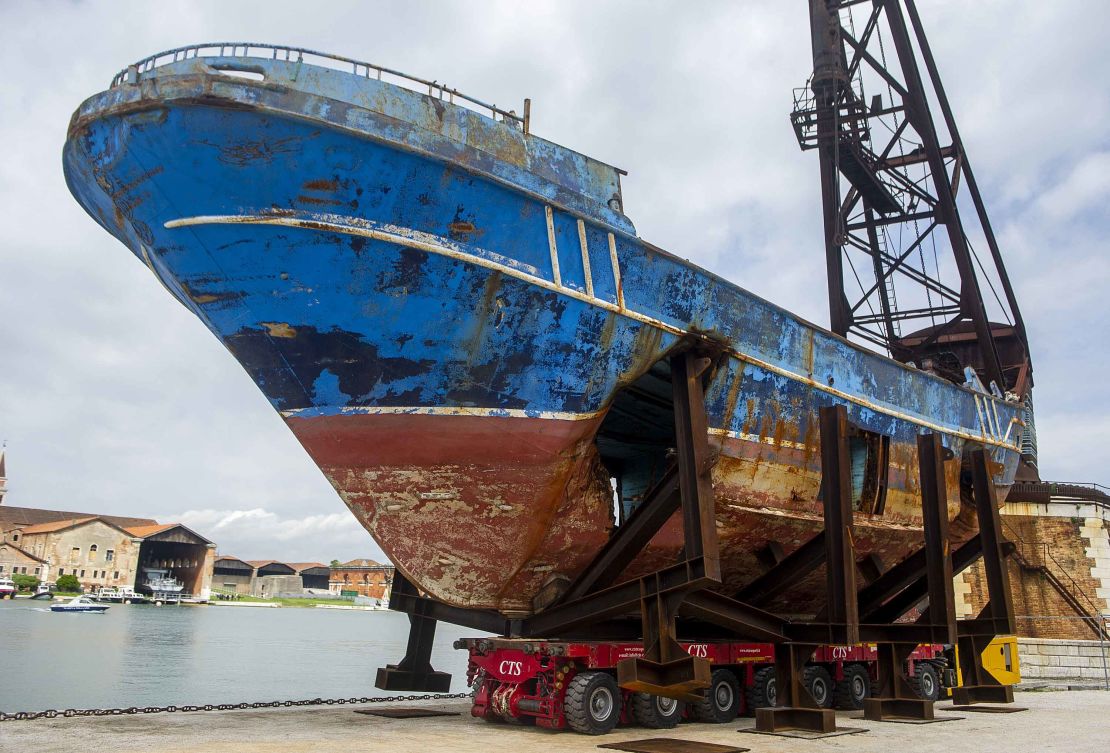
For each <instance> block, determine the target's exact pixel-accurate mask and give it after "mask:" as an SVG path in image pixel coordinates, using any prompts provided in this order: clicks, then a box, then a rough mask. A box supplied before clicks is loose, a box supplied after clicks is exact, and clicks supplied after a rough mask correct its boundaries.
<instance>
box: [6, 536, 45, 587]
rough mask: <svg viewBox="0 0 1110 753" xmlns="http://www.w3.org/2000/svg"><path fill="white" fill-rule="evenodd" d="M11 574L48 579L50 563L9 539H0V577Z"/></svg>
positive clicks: (8, 576)
mask: <svg viewBox="0 0 1110 753" xmlns="http://www.w3.org/2000/svg"><path fill="white" fill-rule="evenodd" d="M13 575H30V576H32V577H34V578H38V579H39V580H50V564H49V563H48V562H47V561H46V560H44V559H40V558H38V557H36V556H35V555H33V554H31V553H30V552H27V551H24V550H23V549H22V548H20V547H18V546H16V545H15V544H13V543H11V542H9V541H0V578H10V577H12V576H13Z"/></svg>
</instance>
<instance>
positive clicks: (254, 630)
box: [0, 599, 482, 712]
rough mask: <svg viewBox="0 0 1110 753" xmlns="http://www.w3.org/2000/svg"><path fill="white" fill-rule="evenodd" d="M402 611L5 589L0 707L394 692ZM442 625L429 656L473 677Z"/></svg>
mask: <svg viewBox="0 0 1110 753" xmlns="http://www.w3.org/2000/svg"><path fill="white" fill-rule="evenodd" d="M408 624H409V623H408V618H407V617H406V616H405V615H403V614H398V613H396V612H388V611H383V612H363V611H347V610H338V609H302V608H289V607H283V608H281V609H258V608H249V607H226V606H169V607H155V606H150V605H112V606H111V608H109V609H108V611H107V612H106V613H105V614H102V615H98V614H62V613H54V612H50V611H49V603H48V602H40V601H29V600H25V599H18V600H15V601H11V600H4V601H0V666H2V667H4V668H5V675H6V679H5V680H4V681H2V682H0V709H2V710H4V711H6V712H12V711H41V710H43V709H48V708H54V709H61V708H93V707H96V708H108V707H120V706H123V707H126V706H166V705H171V704H173V705H181V704H204V703H238V702H241V701H272V700H286V699H303V698H316V697H322V698H339V697H353V696H377V695H388V694H387V693H385V692H384V691H380V690H378V689H377V688H375V687H374V677H375V674H376V672H377V669H378V667H382V666H385V665H386V664H389V663H394V664H395V663H397V662H398V661H399V660H400V659H401V657H402V656H403V655H404V651H405V642H406V640H407V638H408ZM475 635H482V633H478V632H475V631H473V630H468V629H466V628H460V627H456V626H453V625H444V624H440V625H439V626H438V627H437V629H436V642H435V648H434V650H433V652H432V666H433V667H435V668H436V669H438V670H441V671H444V672H450V673H451V675H452V678H451V680H452V684H451V692H460V691H463V690H465V689H466V653H465V652H464V651H456V650H454V649H452V648H451V644H452V642H454V640H455V639H456V638H459V637H463V636H475Z"/></svg>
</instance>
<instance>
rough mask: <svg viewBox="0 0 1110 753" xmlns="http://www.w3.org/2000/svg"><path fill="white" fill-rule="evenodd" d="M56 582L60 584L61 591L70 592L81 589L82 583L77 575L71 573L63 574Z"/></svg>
mask: <svg viewBox="0 0 1110 753" xmlns="http://www.w3.org/2000/svg"><path fill="white" fill-rule="evenodd" d="M55 583H56V585H57V586H58V590H59V591H67V592H69V593H73V592H75V591H80V590H81V583H80V581H78V580H77V576H76V575H71V574H70V573H66V574H65V575H62V576H61V577H59V578H58V580H57V581H56V582H55Z"/></svg>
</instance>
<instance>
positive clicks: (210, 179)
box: [64, 61, 1020, 612]
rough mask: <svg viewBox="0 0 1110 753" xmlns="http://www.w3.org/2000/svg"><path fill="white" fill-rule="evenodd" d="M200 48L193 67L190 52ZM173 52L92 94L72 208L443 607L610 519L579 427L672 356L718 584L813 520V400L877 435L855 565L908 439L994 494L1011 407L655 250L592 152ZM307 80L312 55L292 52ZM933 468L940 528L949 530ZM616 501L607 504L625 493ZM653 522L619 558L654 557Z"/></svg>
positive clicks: (499, 590)
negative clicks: (283, 428)
mask: <svg viewBox="0 0 1110 753" xmlns="http://www.w3.org/2000/svg"><path fill="white" fill-rule="evenodd" d="M208 63H212V61H208ZM264 63H265V65H263V64H262V63H259V65H260V66H261V69H263V70H264V71H265V72H266V76H267V81H266V82H265V83H258V84H255V83H252V82H244V81H242V80H239V79H235V78H231V77H229V76H226V75H222V74H221V73H220V71H218V70H215V68H214V67H213V65H207V64H198V62H197V61H193V64H192V65H182V66H178V65H173V66H166V67H165V68H156V69H154V70H153V71H151V72H149V73H145V74H143V76H142V77H140V80H139V81H138V82H137V83H130V84H123V85H120V86H117V87H114V88H112V89H110V90H109V91H107V92H104V93H102V94H100V95H97V96H95V97H93V98H91V99H90V100H88V101H87V102H86V103H84V104H83V105H82V107H81V108H80V109H79V110H78V112H77V113H76V114H75V116H74V120H73V123H72V124H71V129H70V135H69V139H68V141H67V143H66V146H65V151H64V165H65V171H66V177H67V181H68V183H69V186H70V189H71V191H72V192H73V194H74V196H75V197H76V198H77V199H78V201H79V202H80V203H81V204H82V206H83V207H84V208H85V209H86V210H87V211H88V212H89V214H90V215H91V216H92V217H93V218H94V219H96V220H97V221H98V222H99V223H100V224H101V225H102V226H103V227H104V228H105V229H106V230H108V231H109V232H111V233H112V234H113V235H115V236H116V237H117V238H119V239H120V240H121V241H122V242H123V243H125V244H126V245H127V246H128V247H129V248H130V249H131V250H132V251H133V252H134V253H135V254H136V256H137V257H138V258H139V259H140V260H141V261H142V262H143V263H144V264H146V265H147V266H148V267H149V268H150V269H151V271H152V272H153V273H154V275H155V276H156V277H157V278H158V279H159V280H160V281H161V283H162V284H163V285H165V287H166V288H167V290H169V292H170V293H171V294H172V295H173V296H174V297H175V298H176V299H177V300H178V301H180V302H181V303H182V304H183V305H185V306H186V307H187V308H189V309H190V310H191V311H192V312H193V313H194V314H195V315H196V316H197V317H198V318H199V319H200V320H201V321H202V322H204V324H205V325H206V326H207V327H208V328H209V329H210V330H211V331H212V332H213V334H215V335H216V336H217V337H218V338H219V339H220V340H221V342H223V343H224V345H225V346H226V347H227V348H228V350H229V351H230V352H231V353H232V354H233V355H234V356H235V357H236V358H237V359H238V360H239V362H240V363H241V364H242V365H243V367H244V369H245V370H246V372H247V373H248V374H249V375H250V377H251V378H252V379H253V380H254V381H255V383H256V384H257V385H258V386H259V388H260V389H261V390H262V391H263V393H264V394H265V395H266V397H267V398H268V399H269V400H270V402H271V404H272V405H273V406H274V408H275V409H276V410H278V411H280V412H281V414H282V415H283V416H284V417H285V419H286V421H287V424H288V425H289V426H290V428H291V429H292V430H293V431H294V433H295V434H296V435H297V436H298V438H299V439H300V440H301V442H302V443H303V444H304V445H305V447H306V449H307V450H308V451H309V452H310V454H312V456H313V458H314V459H315V460H316V462H317V463H318V464H319V465H320V467H321V468H322V469H323V470H324V472H325V474H326V475H327V476H328V478H329V479H330V480H331V482H332V483H333V485H334V486H335V487H336V489H337V491H338V492H339V493H340V495H341V496H342V497H343V498H344V500H345V502H346V503H347V504H348V506H349V507H350V508H351V509H352V511H353V512H354V513H355V514H356V516H358V518H359V519H360V520H361V521H362V522H363V524H364V525H365V526H366V527H367V529H368V530H369V531H370V532H371V533H372V534H373V535H374V536H375V538H376V539H377V541H378V542H379V543H380V545H381V546H382V548H383V550H384V551H385V552H386V553H387V554H388V555H389V556H390V557H391V558H392V559H393V560H394V561H395V563H396V564H397V565H398V566H399V567H400V568H401V569H402V570H403V571H404V572H405V573H406V574H408V575H409V576H410V577H412V578H413V579H414V580H415V581H416V582H417V583H418V584H419V585H420V586H421V587H422V588H424V589H426V590H428V591H429V592H431V593H432V594H434V595H436V596H438V597H439V598H442V599H444V600H445V601H448V602H451V603H456V604H460V605H466V606H482V607H493V608H498V609H502V610H504V611H507V612H527V611H530V610H531V609H532V608H533V606H534V599H535V598H536V597H537V595H538V594H540V593H541V591H542V590H543V588H544V586H545V584H549V583H551V582H552V579H557V578H570V577H573V575H574V574H575V573H576V572H577V571H578V569H580V568H581V567H582V566H584V564H585V563H586V562H587V561H588V560H589V558H590V557H591V556H592V555H593V554H594V553H595V552H596V551H597V549H598V548H600V546H601V545H602V544H603V543H604V541H605V540H606V538H607V536H608V531H609V530H610V529H611V527H612V525H613V513H612V501H611V497H612V492H611V491H610V487H609V475H610V474H609V473H608V472H607V471H606V469H605V468H604V467H602V460H601V457H600V455H599V451H598V449H597V442H596V441H595V440H596V437H597V436H598V432H599V428H600V427H603V426H604V425H605V421H606V420H607V414H609V413H610V412H611V408H612V406H613V404H614V400H615V398H616V396H617V395H619V394H621V391H622V389H624V388H626V387H627V386H628V385H630V384H632V383H634V382H636V380H638V379H640V378H641V377H643V376H644V375H645V374H646V373H647V372H648V371H649V370H650V369H651V368H652V367H653V365H654V364H656V363H657V362H659V361H660V360H661V359H662V358H664V357H665V356H666V354H667V353H668V352H670V351H672V350H673V349H674V348H676V347H679V346H681V345H682V344H683V343H686V342H690V341H697V342H701V343H705V344H709V345H710V346H712V347H713V348H714V349H716V350H718V351H720V352H721V353H722V357H721V359H720V361H719V363H718V365H717V367H716V369H715V371H714V373H713V377H712V379H711V381H710V383H709V385H708V387H707V393H706V396H707V408H708V413H709V425H710V442H711V445H712V447H713V449H714V451H715V453H716V457H717V460H716V467H715V470H714V486H715V493H716V495H717V498H718V518H719V520H718V523H719V531H720V533H721V537H722V543H723V546H724V548H725V550H726V555H725V557H724V559H723V562H722V565H723V568H724V571H725V579H726V582H727V583H728V584H729V585H730V586H739V585H742V584H743V583H745V582H747V581H749V580H751V578H753V577H755V576H756V575H758V573H759V571H760V568H761V567H762V566H761V565H759V564H758V562H757V560H756V557H755V552H756V551H758V550H759V549H760V548H762V547H763V546H765V545H766V543H767V542H768V541H777V542H779V543H782V544H783V545H784V546H785V548H786V549H787V551H789V550H790V549H792V548H793V547H795V546H797V545H799V544H800V543H802V542H803V541H805V540H806V539H807V538H808V537H809V536H810V535H812V533H813V531H814V530H815V526H816V522H815V519H814V515H815V514H816V511H817V509H818V507H817V503H816V501H815V497H816V491H817V487H818V484H819V468H818V458H819V447H818V444H817V426H816V411H817V409H818V408H819V407H820V406H822V405H828V404H843V405H845V406H846V407H847V409H848V412H849V417H850V419H851V420H852V421H853V422H854V423H855V424H856V425H858V426H859V427H861V428H863V429H865V430H867V431H870V432H874V433H875V434H876V435H883V436H886V437H889V438H890V447H891V449H890V460H891V471H890V478H889V492H888V496H889V499H888V502H887V504H886V507H885V509H884V510H883V511H881V514H862V513H861V514H860V515H859V517H858V519H857V525H858V526H859V528H860V532H861V533H860V540H859V542H857V544H858V546H859V547H860V549H861V551H873V552H875V553H879V554H881V555H883V556H884V558H886V559H887V561H894V560H896V559H898V558H900V557H901V556H904V555H905V554H906V553H907V550H908V548H909V547H911V546H912V540H913V538H914V536H916V535H917V534H916V533H915V531H916V528H917V526H919V522H920V521H919V515H918V512H917V510H918V507H919V501H918V498H917V489H916V476H917V466H916V459H915V455H914V449H913V448H914V442H915V436H916V435H917V434H918V433H919V432H921V431H923V430H933V431H939V432H941V433H942V434H944V436H945V442H946V444H947V445H948V446H949V447H950V448H951V449H952V450H953V451H954V453H955V455H956V457H957V458H958V457H960V456H961V454H962V453H963V452H964V450H965V449H967V448H969V447H972V446H986V447H988V448H990V449H991V450H992V452H993V455H994V458H995V460H996V461H997V462H998V463H999V466H998V474H997V476H996V482H997V484H998V486H999V488H1000V490H1001V491H1002V492H1005V490H1006V488H1007V487H1008V486H1009V484H1010V483H1011V482H1012V479H1013V474H1014V471H1015V468H1016V463H1017V460H1018V457H1019V450H1018V441H1019V433H1020V422H1019V420H1018V419H1019V412H1020V405H1018V404H1015V403H1011V402H1006V401H1003V400H999V399H996V398H994V397H991V396H989V395H984V394H981V393H976V392H973V391H971V390H969V389H964V388H961V387H957V386H955V385H952V384H951V383H949V382H947V381H945V380H942V379H939V378H937V377H934V376H932V375H929V374H926V373H923V372H921V371H917V370H914V369H911V368H907V367H905V366H903V365H901V364H898V363H896V362H894V361H891V360H889V359H886V358H883V357H881V356H878V355H875V354H873V353H870V352H868V351H865V350H863V349H861V348H858V347H856V346H854V345H852V344H850V343H848V342H846V341H844V340H843V339H841V338H839V337H836V336H834V335H832V334H830V333H828V332H826V331H824V330H822V329H820V328H818V327H815V326H814V325H811V324H809V323H806V322H804V321H802V320H799V319H798V318H797V317H795V316H793V315H792V314H790V313H788V312H786V311H784V310H782V309H779V308H777V307H775V306H773V305H771V304H769V303H767V302H766V301H763V300H761V299H759V298H757V297H756V296H753V295H751V294H750V293H748V292H747V291H745V290H743V289H741V288H739V287H737V286H735V285H733V284H731V283H729V282H727V281H724V280H721V279H719V278H717V277H715V276H713V275H711V274H709V273H707V272H705V271H704V270H701V269H699V268H697V267H695V266H693V265H691V264H689V263H688V262H685V261H683V260H681V259H678V258H676V257H674V256H671V255H669V254H667V253H666V252H663V251H661V250H659V249H657V248H654V247H652V246H651V245H650V244H647V243H645V242H643V241H641V240H640V239H638V238H637V237H636V236H635V234H634V229H633V227H632V225H631V223H630V222H629V221H628V220H627V218H626V217H624V216H623V215H622V214H620V210H621V209H622V207H621V206H620V196H619V180H618V178H617V173H616V171H615V170H613V169H612V168H609V167H608V166H605V165H603V164H601V163H597V162H594V161H592V160H588V159H587V158H584V157H582V156H581V155H576V154H575V153H573V152H569V151H567V150H562V148H561V147H557V146H556V145H552V144H549V143H547V142H543V141H542V140H540V139H536V138H535V137H532V136H526V135H524V134H521V133H520V132H519V130H517V129H516V128H514V127H512V126H511V125H509V124H504V123H494V122H493V121H488V122H483V121H484V120H488V119H479V118H480V116H477V115H475V114H474V113H471V112H469V111H463V110H462V109H461V108H455V107H453V106H451V105H444V104H443V103H436V102H435V100H433V99H432V98H430V97H426V96H422V95H419V94H415V93H413V92H408V91H407V90H403V89H396V87H390V86H389V85H387V84H382V83H379V82H377V81H373V80H370V79H362V78H359V77H355V76H351V75H349V74H343V73H339V72H335V71H327V70H324V69H314V70H310V71H309V72H308V73H305V72H304V70H303V69H301V68H298V71H297V72H296V73H291V72H290V71H289V70H288V69H287V67H283V66H282V65H281V64H279V63H280V61H274V62H273V63H272V64H271V63H270V62H269V61H264ZM306 68H311V67H306ZM958 465H959V464H958V463H951V464H949V466H950V467H949V472H950V478H949V482H950V483H949V488H950V490H951V497H952V499H951V504H950V510H951V517H952V520H953V528H954V530H955V531H956V532H957V534H961V533H963V534H969V533H970V531H971V530H972V528H971V526H972V523H971V520H972V516H971V514H970V511H969V509H967V508H966V507H965V506H962V505H961V503H960V501H959V494H958V489H959V468H958ZM626 504H628V505H629V506H630V505H631V503H629V502H626ZM676 530H677V529H676V528H675V527H674V526H672V527H671V528H669V529H667V530H665V531H664V532H662V533H661V534H660V535H659V536H658V537H657V539H656V540H655V541H654V542H653V544H652V546H651V547H650V548H649V551H648V552H646V553H645V554H644V555H643V556H642V557H641V558H640V560H638V561H637V563H634V565H633V567H632V568H631V569H630V571H629V574H634V573H635V572H636V571H637V568H639V569H640V570H644V569H649V568H651V567H653V566H655V564H657V563H658V562H666V561H673V558H674V555H675V554H676V552H677V550H678V548H679V547H680V546H681V543H680V537H679V536H678V535H677V534H676Z"/></svg>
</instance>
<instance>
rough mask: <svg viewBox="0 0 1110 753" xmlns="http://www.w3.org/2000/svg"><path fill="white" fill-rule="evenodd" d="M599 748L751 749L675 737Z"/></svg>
mask: <svg viewBox="0 0 1110 753" xmlns="http://www.w3.org/2000/svg"><path fill="white" fill-rule="evenodd" d="M597 747H599V748H608V749H609V750H627V751H629V753H746V751H749V750H751V748H740V747H737V746H735V745H718V744H717V743H703V742H700V741H698V740H679V739H676V738H673V737H649V738H647V739H645V740H626V741H625V742H621V743H605V744H604V745H598V746H597Z"/></svg>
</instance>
